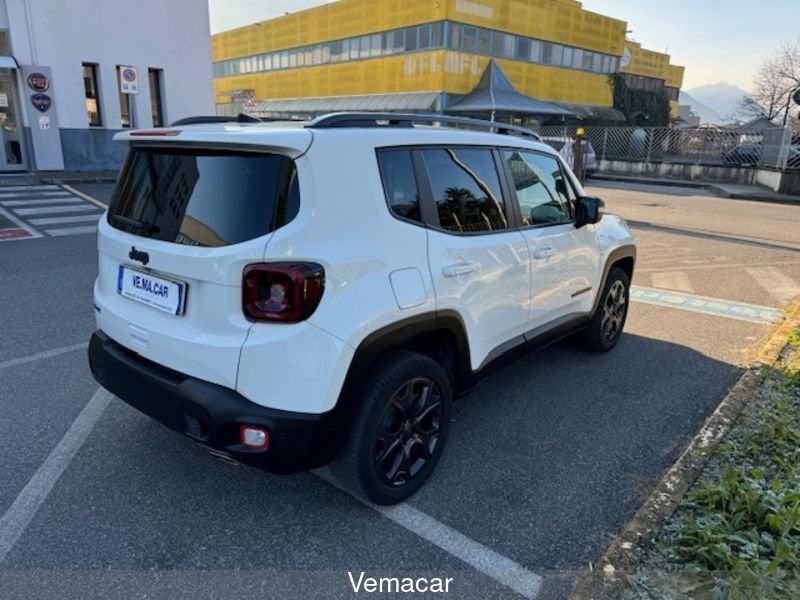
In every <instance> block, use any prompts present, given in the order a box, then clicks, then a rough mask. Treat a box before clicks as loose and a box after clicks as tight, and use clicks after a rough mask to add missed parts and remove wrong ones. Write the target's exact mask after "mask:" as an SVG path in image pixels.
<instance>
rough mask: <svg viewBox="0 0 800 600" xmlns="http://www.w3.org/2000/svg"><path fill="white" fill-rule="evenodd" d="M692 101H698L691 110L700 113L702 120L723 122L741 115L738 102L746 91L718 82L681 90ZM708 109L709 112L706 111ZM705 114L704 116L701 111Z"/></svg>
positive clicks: (745, 94)
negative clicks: (684, 90)
mask: <svg viewBox="0 0 800 600" xmlns="http://www.w3.org/2000/svg"><path fill="white" fill-rule="evenodd" d="M684 94H685V95H686V96H687V97H688V98H689V99H691V100H692V101H694V102H696V103H698V105H699V106H698V108H699V110H698V108H695V107H694V105H693V106H692V108H693V110H694V111H695V112H696V113H698V114H700V116H701V118H702V119H703V122H704V123H706V122H709V123H724V122H726V121H732V120H734V119H736V118H737V117H741V116H742V115H741V114H740V113H741V111H740V109H739V104H740V102H741V101H742V98H744V97H745V96H747V95H748V93H747V92H746V91H745V90H743V89H742V88H740V87H737V86H735V85H731V84H730V83H725V82H720V83H712V84H711V85H703V86H700V87H696V88H692V89H690V90H686V92H682V93H681V95H682V96H683V95H684ZM707 109H710V111H711V112H710V113H709V112H708V111H707ZM704 111H705V112H706V113H707V114H706V115H705V116H704V115H703V112H704Z"/></svg>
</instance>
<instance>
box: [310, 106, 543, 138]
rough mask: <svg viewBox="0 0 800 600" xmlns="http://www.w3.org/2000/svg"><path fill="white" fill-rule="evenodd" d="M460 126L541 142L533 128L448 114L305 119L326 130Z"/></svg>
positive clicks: (345, 115) (373, 114)
mask: <svg viewBox="0 0 800 600" xmlns="http://www.w3.org/2000/svg"><path fill="white" fill-rule="evenodd" d="M435 123H440V124H442V125H463V126H464V127H473V128H477V129H485V130H489V131H492V130H493V131H495V132H497V133H500V134H505V135H519V136H522V137H530V138H533V139H535V140H537V141H541V137H540V136H539V134H538V133H536V132H535V131H532V130H531V129H526V128H525V127H518V126H517V125H507V124H505V123H497V122H495V121H486V120H483V119H471V118H468V117H452V116H449V115H437V114H429V113H426V114H404V113H378V112H340V113H332V114H329V115H324V116H322V117H319V118H317V119H314V120H313V121H311V122H309V123H308V125H306V127H310V128H312V129H329V128H336V127H413V126H414V125H415V124H420V125H423V124H427V125H433V124H435Z"/></svg>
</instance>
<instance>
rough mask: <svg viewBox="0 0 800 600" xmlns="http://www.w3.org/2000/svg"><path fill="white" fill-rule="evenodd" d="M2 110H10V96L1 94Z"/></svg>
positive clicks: (0, 106)
mask: <svg viewBox="0 0 800 600" xmlns="http://www.w3.org/2000/svg"><path fill="white" fill-rule="evenodd" d="M0 108H8V94H0Z"/></svg>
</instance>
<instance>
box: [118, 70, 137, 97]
mask: <svg viewBox="0 0 800 600" xmlns="http://www.w3.org/2000/svg"><path fill="white" fill-rule="evenodd" d="M119 91H120V92H122V93H123V94H138V93H139V71H137V70H136V69H135V68H134V67H120V68H119Z"/></svg>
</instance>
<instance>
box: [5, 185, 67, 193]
mask: <svg viewBox="0 0 800 600" xmlns="http://www.w3.org/2000/svg"><path fill="white" fill-rule="evenodd" d="M60 189H61V188H60V187H58V186H57V185H4V186H2V187H0V192H30V191H49V190H53V191H58V190H60Z"/></svg>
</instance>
